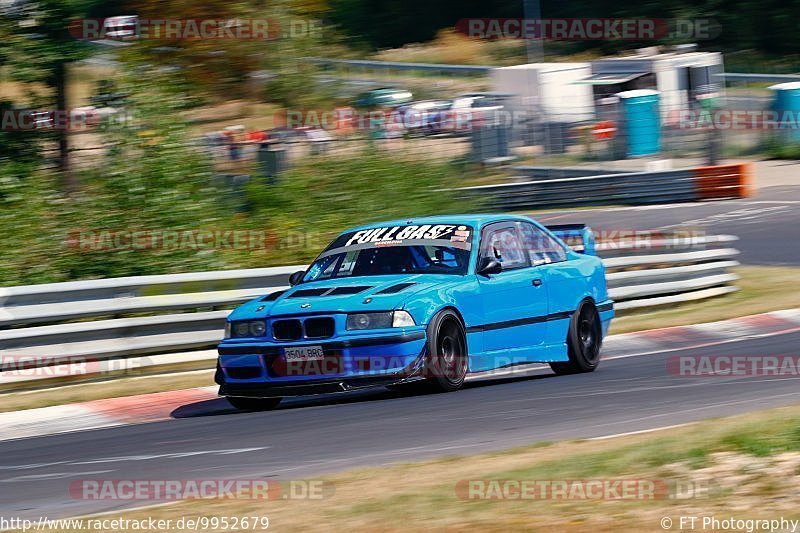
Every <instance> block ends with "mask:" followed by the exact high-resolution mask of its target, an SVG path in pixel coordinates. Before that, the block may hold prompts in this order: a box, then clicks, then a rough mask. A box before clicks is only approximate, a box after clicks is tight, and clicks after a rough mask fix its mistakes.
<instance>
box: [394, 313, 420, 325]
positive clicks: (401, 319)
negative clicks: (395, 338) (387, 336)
mask: <svg viewBox="0 0 800 533" xmlns="http://www.w3.org/2000/svg"><path fill="white" fill-rule="evenodd" d="M406 326H416V324H415V323H414V319H413V318H411V315H409V314H408V311H395V312H394V313H393V314H392V327H393V328H404V327H406Z"/></svg>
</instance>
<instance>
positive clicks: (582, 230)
mask: <svg viewBox="0 0 800 533" xmlns="http://www.w3.org/2000/svg"><path fill="white" fill-rule="evenodd" d="M545 227H546V228H547V229H548V230H550V232H551V233H552V234H553V235H555V236H556V237H558V238H559V239H561V240H562V241H564V243H565V244H566V245H567V246H569V247H570V248H572V249H573V250H575V251H576V252H578V253H582V254H586V255H597V253H596V250H595V240H594V232H592V228H590V227H589V226H587V225H586V224H556V225H554V226H545Z"/></svg>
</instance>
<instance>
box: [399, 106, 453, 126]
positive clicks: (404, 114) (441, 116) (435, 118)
mask: <svg viewBox="0 0 800 533" xmlns="http://www.w3.org/2000/svg"><path fill="white" fill-rule="evenodd" d="M452 105H453V102H452V101H451V100H420V101H417V102H411V103H410V104H408V105H404V106H401V107H399V108H398V110H397V111H398V112H399V114H400V119H401V120H402V122H403V125H404V127H405V129H406V131H407V132H408V133H410V134H421V135H429V134H433V133H439V132H441V131H444V124H445V120H446V114H447V112H448V111H449V109H450V108H451V106H452Z"/></svg>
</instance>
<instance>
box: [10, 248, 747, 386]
mask: <svg viewBox="0 0 800 533" xmlns="http://www.w3.org/2000/svg"><path fill="white" fill-rule="evenodd" d="M734 240H736V237H733V236H725V235H720V236H699V237H698V236H688V237H687V236H682V235H668V236H664V235H660V234H659V236H658V237H657V238H653V239H651V238H649V237H648V238H644V239H643V238H642V235H638V236H637V237H636V239H633V240H625V239H623V240H621V241H614V242H600V243H599V244H598V245H597V251H598V254H599V255H600V256H601V257H602V258H603V261H604V263H605V265H606V267H607V270H608V274H607V279H608V285H609V292H610V295H611V297H612V298H613V299H614V300H615V301H616V304H615V308H616V309H618V310H626V309H635V308H644V307H656V306H659V305H667V304H674V303H677V302H686V301H692V300H697V299H703V298H709V297H712V296H718V295H721V294H726V293H728V292H731V291H734V290H736V288H735V287H734V286H732V285H731V284H732V283H733V282H734V281H735V280H736V276H735V275H734V274H732V273H730V272H729V269H730V268H731V267H733V266H736V265H737V264H738V263H737V262H736V261H734V260H733V258H734V257H735V256H736V255H737V254H738V251H737V250H735V249H733V248H729V247H727V244H728V243H730V242H732V241H734ZM302 268H303V267H302V266H287V267H275V268H262V269H248V270H233V271H221V272H201V273H194V274H175V275H164V276H142V277H130V278H116V279H102V280H91V281H77V282H67V283H54V284H43V285H29V286H21V287H7V288H3V289H0V303H1V304H2V308H0V317H1V321H0V324H2V326H4V327H6V328H7V329H4V330H0V363H2V366H0V390H19V389H24V388H36V387H49V386H56V385H60V384H65V383H73V382H75V381H84V380H86V379H108V378H113V377H118V376H125V375H131V374H140V373H167V372H184V371H191V370H200V369H211V368H213V365H214V360H215V358H216V351H215V350H214V349H213V348H214V346H215V345H216V344H217V343H218V342H219V340H220V339H221V338H222V329H223V325H224V321H225V317H226V316H227V314H228V313H229V311H227V310H225V309H229V308H231V307H233V306H235V305H236V304H239V303H241V302H243V301H246V300H249V299H251V298H254V297H256V296H259V295H262V294H266V293H270V292H273V291H276V290H282V289H284V288H286V287H287V285H288V276H289V274H290V273H291V272H294V271H296V270H299V269H302ZM140 315H145V316H140ZM90 319H91V320H90Z"/></svg>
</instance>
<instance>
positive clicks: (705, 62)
mask: <svg viewBox="0 0 800 533" xmlns="http://www.w3.org/2000/svg"><path fill="white" fill-rule="evenodd" d="M591 66H592V75H591V76H588V77H586V78H585V79H583V80H581V81H579V82H578V83H580V84H587V85H591V86H593V87H594V94H595V98H596V99H599V98H600V97H601V96H603V95H610V94H615V93H618V92H622V91H627V90H635V89H655V90H657V91H658V92H659V93H661V98H660V107H661V112H662V115H666V114H667V113H670V112H671V111H675V110H680V109H686V108H687V107H688V106H690V105H691V104H692V102H693V100H694V99H696V98H697V96H699V95H701V96H702V95H707V94H711V93H715V94H716V95H719V96H722V94H723V92H724V87H725V85H724V80H723V79H722V78H721V77H720V76H718V74H722V73H723V72H724V70H725V69H724V67H723V63H722V54H721V53H719V52H670V53H646V52H645V53H640V54H638V55H634V56H628V57H608V58H602V59H597V60H595V61H592V62H591Z"/></svg>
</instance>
